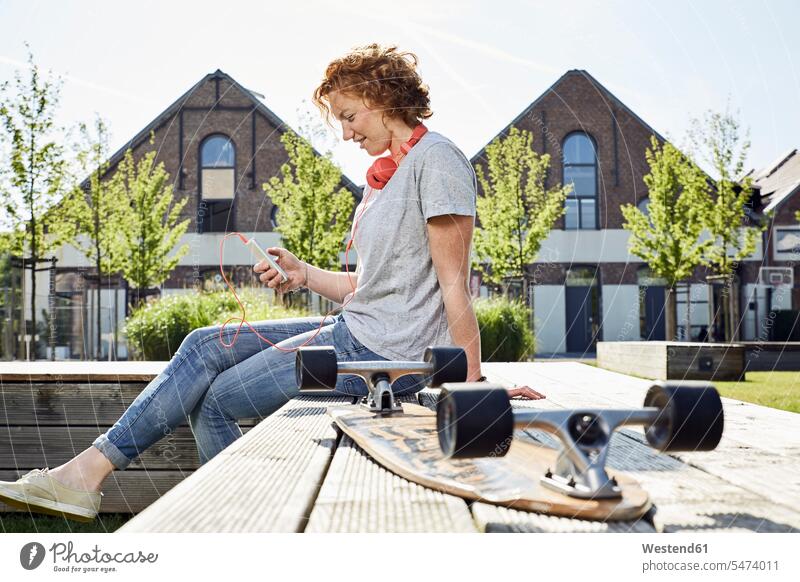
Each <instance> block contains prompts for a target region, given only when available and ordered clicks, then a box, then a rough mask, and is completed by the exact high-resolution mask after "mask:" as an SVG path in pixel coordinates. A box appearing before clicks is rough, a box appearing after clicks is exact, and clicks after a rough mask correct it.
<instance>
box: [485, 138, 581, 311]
mask: <svg viewBox="0 0 800 582" xmlns="http://www.w3.org/2000/svg"><path fill="white" fill-rule="evenodd" d="M486 159H487V165H488V171H489V176H488V178H487V177H486V175H485V174H484V169H483V166H481V165H480V164H478V165H477V166H476V171H477V176H478V180H479V182H480V184H481V187H482V188H483V196H479V197H478V201H477V212H478V218H479V220H480V225H481V226H480V228H478V229H477V230H476V231H475V241H474V248H475V255H476V258H475V260H474V262H473V268H475V269H476V270H477V271H479V272H481V273H483V274H484V279H485V280H486V282H488V283H489V284H493V285H497V286H502V285H506V287H505V288H504V293H506V292H507V284H506V282H507V280H508V278H510V277H521V278H522V287H523V295H524V297H525V304H526V305H528V303H529V302H528V297H529V292H528V287H529V283H530V281H529V277H528V274H527V271H526V266H527V265H529V264H530V263H532V262H533V261H534V260H535V259H536V256H537V255H538V253H539V249H540V248H541V246H542V241H543V240H544V239H545V238H546V237H547V235H548V233H549V232H550V229H551V228H552V227H553V223H555V221H556V219H558V217H559V216H561V215H562V214H564V200H565V199H566V197H567V194H568V193H569V192H570V190H571V188H572V186H563V187H562V186H561V185H560V184H559V185H557V186H554V187H552V188H549V189H548V188H546V186H545V178H546V176H547V169H548V167H549V166H550V156H549V155H548V154H544V155H539V154H538V153H536V152H535V151H534V149H533V134H532V133H531V132H529V131H526V130H519V129H517V128H516V127H513V126H512V127H511V129H510V130H509V132H508V135H507V136H506V137H504V138H501V137H497V138H495V139H494V140H493V141H492V143H490V144H489V145H488V146H486ZM484 262H488V263H489V269H487V268H486V267H485V266H484V265H483V263H484Z"/></svg>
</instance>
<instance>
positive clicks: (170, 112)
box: [81, 69, 361, 198]
mask: <svg viewBox="0 0 800 582" xmlns="http://www.w3.org/2000/svg"><path fill="white" fill-rule="evenodd" d="M214 79H224V80H226V81H228V82H229V83H231V85H233V86H234V87H236V88H237V89H239V90H240V91H241V92H242V94H244V95H245V96H247V97H248V98H249V99H250V101H251V102H252V103H253V108H254V110H255V111H258V112H259V113H261V115H263V116H264V117H265V118H266V119H267V120H268V121H269V122H270V123H271V124H273V125H274V126H275V127H276V128H277V131H278V132H279V134H283V133H284V132H286V130H287V129H290V128H289V125H288V124H286V123H285V122H284V121H283V120H282V119H281V118H280V117H278V116H277V115H275V113H273V112H272V110H270V108H269V107H267V106H266V105H265V104H264V103H263V102H262V101H261V99H260V98H263V96H262V95H260V94H258V93H255V92H254V91H250V90H249V89H245V88H244V87H243V86H242V85H240V84H239V83H238V82H237V81H236V80H235V79H233V77H231V76H230V75H228V74H227V73H225V72H223V71H222V70H220V69H217V70H216V71H214V72H213V73H209V74H208V75H206V76H205V77H203V78H202V79H200V80H199V81H198V82H197V83H195V84H194V85H192V87H191V88H190V89H189V90H188V91H186V92H185V93H184V94H183V95H181V96H180V97H178V98H177V99H176V100H175V101H174V102H173V103H172V104H171V105H170V106H169V107H167V108H166V109H165V110H164V111H162V112H161V113H160V114H158V115H157V116H156V117H155V119H153V120H152V121H151V122H150V123H148V124H147V126H145V127H144V128H143V129H142V130H141V131H140V132H139V133H137V134H136V135H135V136H133V138H131V139H130V140H129V141H128V142H127V143H126V144H125V145H123V146H122V147H121V148H120V149H119V150H117V151H116V152H114V154H113V155H112V156H111V157H110V158H109V159H108V160H107V163H108V165H109V167H114V166H115V165H116V164H117V163H118V162H119V161H120V160H121V159H122V158H123V157H124V156H125V152H126V151H127V150H128V149H129V148H135V147H137V146H138V145H139V144H141V143H142V142H144V141H146V140H147V139H149V138H150V132H151V131H154V130H156V129H158V128H159V127H161V126H162V125H163V124H164V123H166V122H167V121H169V120H170V119H171V118H172V117H173V116H175V114H177V113H178V112H179V111H180V109H181V107H182V106H183V105H184V104H185V103H186V101H187V100H188V99H189V98H190V97H191V96H192V94H193V93H194V92H195V90H197V89H198V88H199V87H201V86H202V85H204V84H205V83H207V82H209V81H212V80H214ZM314 153H315V154H317V155H321V154H320V153H319V152H318V151H317V150H316V149H315V148H314ZM88 180H89V178H86V179H85V180H84V181H83V182H82V183H81V186H82V187H86V186H87V185H88ZM342 182H343V183H344V185H345V187H346V188H347V189H348V190H350V191H351V192H352V193H353V194H354V195H355V196H356V197H357V198H360V197H361V189H359V188H358V186H356V185H355V184H354V183H353V182H352V181H351V180H350V179H349V178H348V177H347V176H345V175H344V174H342Z"/></svg>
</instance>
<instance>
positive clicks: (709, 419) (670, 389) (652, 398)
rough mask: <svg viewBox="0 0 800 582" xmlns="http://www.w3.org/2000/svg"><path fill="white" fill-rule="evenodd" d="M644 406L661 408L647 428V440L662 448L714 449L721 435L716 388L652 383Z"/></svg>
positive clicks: (721, 426)
mask: <svg viewBox="0 0 800 582" xmlns="http://www.w3.org/2000/svg"><path fill="white" fill-rule="evenodd" d="M644 405H645V406H654V407H656V408H660V409H661V412H660V413H659V415H658V418H657V419H656V420H655V422H653V424H651V425H649V426H647V427H646V428H645V436H646V437H647V442H649V443H650V446H652V447H653V448H654V449H658V450H660V451H665V452H668V451H711V450H713V449H715V448H716V446H717V444H719V441H720V439H721V438H722V428H723V425H724V415H723V412H722V401H721V400H720V398H719V393H718V392H717V389H716V388H714V387H713V386H711V385H710V384H709V385H708V386H703V387H695V386H680V385H676V384H656V385H654V386H651V387H650V389H649V390H648V391H647V395H646V396H645V397H644Z"/></svg>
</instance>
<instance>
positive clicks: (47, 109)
mask: <svg viewBox="0 0 800 582" xmlns="http://www.w3.org/2000/svg"><path fill="white" fill-rule="evenodd" d="M27 46H28V45H27V44H26V47H27ZM28 71H29V75H27V78H23V74H22V73H21V72H19V71H17V72H16V73H15V83H14V85H15V89H16V90H15V94H14V95H11V94H10V84H9V82H5V83H2V84H0V125H2V134H3V138H4V141H6V142H7V144H6V147H5V148H4V150H6V152H4V153H7V154H8V156H7V157H6V156H4V157H3V161H2V164H3V165H6V164H8V165H7V166H6V167H5V168H4V170H3V180H2V182H0V205H2V208H3V217H2V220H3V222H4V224H2V225H0V228H2V229H5V231H6V232H5V234H4V235H3V236H2V237H0V238H2V244H3V246H4V247H5V248H6V250H8V251H10V252H11V253H12V254H14V255H17V256H20V257H24V258H25V257H27V258H26V260H27V261H29V262H30V263H31V264H33V265H34V268H35V265H36V263H37V261H39V260H41V259H43V258H44V257H45V256H46V255H48V254H49V253H52V252H53V251H55V250H56V249H58V248H59V247H60V246H61V245H62V244H63V243H64V242H66V241H68V240H69V238H70V236H71V233H70V225H69V224H68V223H67V222H66V221H65V220H64V218H63V216H62V215H61V213H59V212H51V210H52V208H53V206H54V204H55V202H56V201H57V200H58V199H59V198H60V197H61V196H62V195H63V193H64V188H65V177H66V174H67V163H66V160H65V157H64V149H63V147H62V146H61V145H60V144H59V139H60V137H61V134H62V133H63V130H62V128H60V127H58V126H57V125H56V122H55V112H56V108H57V107H58V101H59V93H60V90H61V80H60V78H56V79H53V78H52V75H48V76H47V77H43V76H42V75H41V74H40V71H39V67H38V66H37V65H36V63H35V62H34V59H33V54H32V53H31V52H30V47H28ZM33 274H34V275H35V273H33ZM31 314H32V317H33V319H34V322H35V320H36V277H35V276H33V277H32V286H31ZM50 317H54V314H50ZM33 327H34V330H35V329H36V325H35V323H34V326H33Z"/></svg>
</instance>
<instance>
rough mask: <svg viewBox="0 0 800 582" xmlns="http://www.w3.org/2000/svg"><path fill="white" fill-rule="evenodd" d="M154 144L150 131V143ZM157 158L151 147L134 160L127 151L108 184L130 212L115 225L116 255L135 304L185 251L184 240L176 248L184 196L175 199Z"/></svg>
mask: <svg viewBox="0 0 800 582" xmlns="http://www.w3.org/2000/svg"><path fill="white" fill-rule="evenodd" d="M153 143H154V138H153V136H152V135H151V138H150V145H153ZM155 158H156V151H155V150H151V151H149V152H147V153H145V154H144V155H142V156H141V157H140V158H139V159H138V160H134V157H133V152H132V151H131V150H130V149H128V150H127V151H126V152H125V156H124V158H123V159H122V160H121V161H120V163H119V165H118V166H117V168H116V171H115V173H114V176H113V178H112V180H111V182H112V183H111V188H118V189H119V190H120V192H121V193H122V195H123V196H124V198H125V212H128V213H129V217H128V218H127V219H126V220H124V221H123V222H122V224H120V225H119V226H120V228H119V238H118V239H117V244H118V245H119V248H118V249H117V250H116V251H114V253H115V254H116V255H118V256H122V257H124V260H123V261H122V263H121V269H120V270H121V272H122V275H123V276H124V277H125V279H126V280H127V281H128V283H129V284H130V285H131V287H133V288H134V289H136V290H137V296H136V299H135V303H136V304H137V305H138V303H139V302H140V295H139V293H138V291H141V290H142V289H147V288H149V287H155V286H157V285H160V284H161V283H163V282H164V281H165V280H166V279H167V277H169V274H170V273H171V272H172V270H173V269H174V268H175V267H176V266H177V265H178V261H180V259H181V257H183V256H184V255H185V254H186V253H187V252H189V245H188V244H184V245H181V247H180V248H177V249H176V246H177V244H178V242H179V240H180V238H181V236H183V234H184V233H185V232H186V230H187V229H188V227H189V219H188V218H187V219H185V220H183V221H181V220H180V215H181V211H182V210H183V207H184V206H186V203H187V202H188V199H187V198H184V199H183V200H180V201H178V202H174V193H173V190H172V184H170V182H169V174H168V173H167V171H166V170H165V169H164V164H163V162H160V163H158V164H156V163H155ZM173 251H175V252H174V254H173V255H172V256H169V255H170V253H172V252H173Z"/></svg>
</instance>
